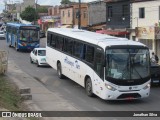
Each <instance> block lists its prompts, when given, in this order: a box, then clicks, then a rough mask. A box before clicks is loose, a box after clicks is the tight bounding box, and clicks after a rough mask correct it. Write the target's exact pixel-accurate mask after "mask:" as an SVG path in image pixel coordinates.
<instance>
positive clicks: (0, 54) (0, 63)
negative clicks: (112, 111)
mask: <svg viewBox="0 0 160 120" xmlns="http://www.w3.org/2000/svg"><path fill="white" fill-rule="evenodd" d="M7 67H8V54H7V52H6V51H1V50H0V74H5V73H6V72H7Z"/></svg>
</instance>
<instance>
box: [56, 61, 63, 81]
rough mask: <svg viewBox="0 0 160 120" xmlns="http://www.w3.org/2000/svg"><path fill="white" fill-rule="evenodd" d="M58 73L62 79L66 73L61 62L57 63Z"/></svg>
mask: <svg viewBox="0 0 160 120" xmlns="http://www.w3.org/2000/svg"><path fill="white" fill-rule="evenodd" d="M57 74H58V77H59V78H60V79H63V78H64V75H63V74H62V67H61V63H60V62H59V63H58V64H57Z"/></svg>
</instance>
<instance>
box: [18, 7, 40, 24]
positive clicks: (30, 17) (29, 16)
mask: <svg viewBox="0 0 160 120" xmlns="http://www.w3.org/2000/svg"><path fill="white" fill-rule="evenodd" d="M20 16H21V18H22V19H23V20H27V21H30V22H33V21H35V20H37V19H38V18H39V17H38V14H37V12H36V10H35V8H32V7H31V6H28V7H26V8H25V10H24V11H22V13H21V14H20Z"/></svg>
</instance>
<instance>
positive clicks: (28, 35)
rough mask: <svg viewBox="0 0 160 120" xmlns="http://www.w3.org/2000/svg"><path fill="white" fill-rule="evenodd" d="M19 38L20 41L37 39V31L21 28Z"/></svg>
mask: <svg viewBox="0 0 160 120" xmlns="http://www.w3.org/2000/svg"><path fill="white" fill-rule="evenodd" d="M20 40H22V41H30V42H32V41H38V31H36V30H21V32H20Z"/></svg>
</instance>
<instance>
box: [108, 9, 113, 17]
mask: <svg viewBox="0 0 160 120" xmlns="http://www.w3.org/2000/svg"><path fill="white" fill-rule="evenodd" d="M112 14H113V11H112V6H108V17H113V15H112Z"/></svg>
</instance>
